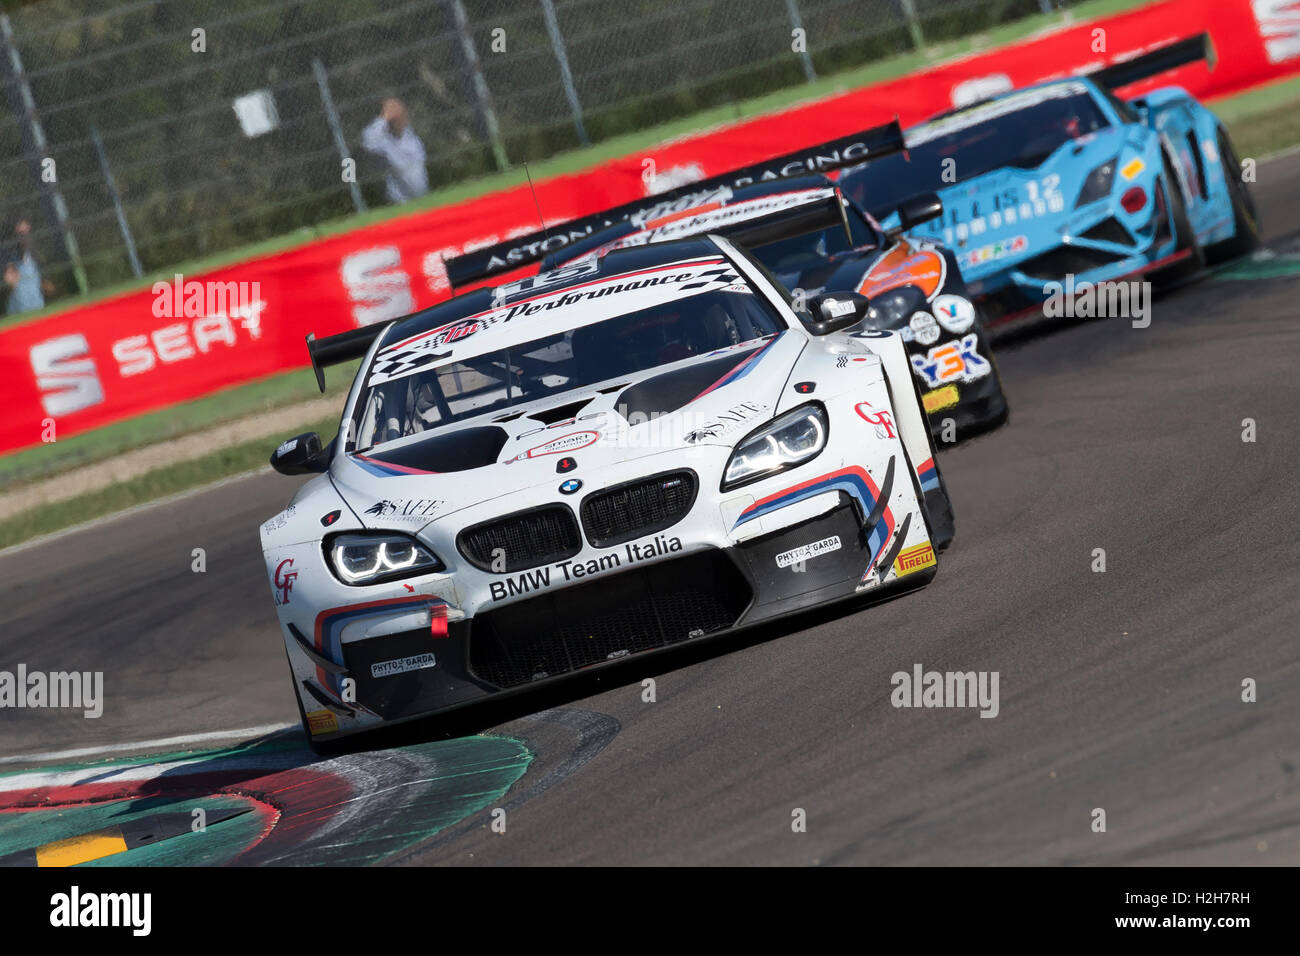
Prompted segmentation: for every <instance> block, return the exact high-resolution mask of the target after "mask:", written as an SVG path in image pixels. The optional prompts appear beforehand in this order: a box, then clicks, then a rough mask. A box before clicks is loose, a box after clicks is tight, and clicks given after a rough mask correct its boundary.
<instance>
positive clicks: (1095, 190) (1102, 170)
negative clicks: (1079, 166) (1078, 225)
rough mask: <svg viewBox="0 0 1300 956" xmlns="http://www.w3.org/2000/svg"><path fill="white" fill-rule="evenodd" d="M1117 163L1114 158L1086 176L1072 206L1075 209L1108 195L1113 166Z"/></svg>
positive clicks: (1112, 178)
mask: <svg viewBox="0 0 1300 956" xmlns="http://www.w3.org/2000/svg"><path fill="white" fill-rule="evenodd" d="M1118 162H1119V157H1118V156H1116V157H1115V158H1114V159H1109V160H1107V161H1106V162H1104V163H1102V164H1101V165H1100V166H1098V167H1097V168H1096V169H1094V170H1093V171H1092V172H1090V173H1089V174H1088V178H1087V179H1085V180H1084V181H1083V188H1082V189H1080V190H1079V198H1078V200H1077V201H1076V202H1075V204H1074V208H1075V209H1078V208H1079V207H1080V206H1086V205H1088V203H1090V202H1096V201H1097V200H1098V199H1105V198H1106V197H1107V196H1109V195H1110V187H1111V185H1112V184H1113V183H1114V182H1115V165H1116V163H1118Z"/></svg>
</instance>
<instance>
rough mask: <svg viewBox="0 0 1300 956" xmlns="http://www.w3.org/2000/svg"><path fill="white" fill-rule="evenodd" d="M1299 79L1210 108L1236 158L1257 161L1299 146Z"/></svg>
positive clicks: (1251, 91)
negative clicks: (1222, 126) (1223, 126)
mask: <svg viewBox="0 0 1300 956" xmlns="http://www.w3.org/2000/svg"><path fill="white" fill-rule="evenodd" d="M1298 103H1300V77H1294V78H1292V79H1289V80H1282V81H1281V82H1278V83H1271V84H1269V85H1268V86H1262V87H1260V88H1259V89H1255V90H1250V91H1248V92H1246V93H1239V94H1237V95H1236V96H1231V97H1228V98H1227V99H1222V100H1218V101H1216V102H1214V103H1211V104H1210V108H1211V109H1212V110H1214V112H1215V113H1216V114H1217V115H1218V117H1219V119H1221V120H1223V123H1224V125H1225V126H1227V127H1228V132H1229V133H1230V134H1231V136H1232V143H1233V146H1234V147H1235V148H1236V150H1237V155H1238V156H1240V157H1241V158H1243V159H1245V158H1247V157H1252V158H1255V159H1259V158H1260V157H1262V156H1268V155H1270V154H1271V153H1276V152H1279V151H1280V150H1283V149H1286V148H1287V147H1290V146H1294V145H1296V144H1297V143H1300V110H1298V109H1296V105H1297V104H1298Z"/></svg>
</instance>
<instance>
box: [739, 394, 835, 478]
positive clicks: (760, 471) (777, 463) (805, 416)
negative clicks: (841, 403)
mask: <svg viewBox="0 0 1300 956" xmlns="http://www.w3.org/2000/svg"><path fill="white" fill-rule="evenodd" d="M825 447H826V412H825V411H824V410H823V409H822V407H821V406H820V405H801V406H799V407H798V408H796V409H795V410H794V411H791V412H786V413H785V414H784V415H782V416H781V417H780V418H776V419H773V420H772V421H771V422H769V423H768V424H766V425H764V426H763V427H762V428H760V429H759V430H758V431H756V432H754V433H752V434H751V435H749V436H748V437H747V438H745V439H744V440H743V441H742V442H741V443H740V444H739V445H737V446H736V450H735V451H733V452H732V453H731V460H730V461H728V462H727V470H726V472H725V473H724V474H723V476H722V490H723V491H730V490H731V489H732V488H736V487H739V486H740V485H744V484H748V483H749V482H751V481H758V479H760V478H766V477H768V476H769V475H775V474H776V473H777V472H779V471H785V469H787V468H793V467H794V466H795V465H802V464H803V463H804V462H806V461H811V460H812V459H813V458H816V457H817V456H818V455H820V454H821V452H822V449H823V448H825Z"/></svg>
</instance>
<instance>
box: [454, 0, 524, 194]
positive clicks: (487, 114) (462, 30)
mask: <svg viewBox="0 0 1300 956" xmlns="http://www.w3.org/2000/svg"><path fill="white" fill-rule="evenodd" d="M451 13H452V18H453V19H454V20H455V21H456V32H457V33H459V34H460V48H461V52H462V53H464V55H465V66H466V68H467V70H468V72H469V75H470V81H471V83H472V84H473V86H474V98H475V99H476V100H477V101H478V112H479V116H481V117H482V119H483V127H484V129H486V130H487V136H488V141H489V142H490V143H491V144H492V158H493V159H495V160H496V164H497V169H505V168H506V167H508V166H509V165H510V160H509V158H508V157H507V156H506V148H505V146H504V145H503V144H502V142H501V128H500V127H499V126H498V125H497V114H496V111H495V110H494V109H493V108H492V93H491V91H490V90H489V89H488V85H487V78H486V77H484V76H483V64H482V63H481V62H479V58H478V51H477V50H476V49H474V38H473V37H472V36H470V32H469V17H468V16H466V14H465V5H464V4H463V3H461V0H451Z"/></svg>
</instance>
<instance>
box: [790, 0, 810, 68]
mask: <svg viewBox="0 0 1300 956" xmlns="http://www.w3.org/2000/svg"><path fill="white" fill-rule="evenodd" d="M785 9H786V12H788V13H789V14H790V26H791V28H793V29H795V30H798V31H799V32H800V33H802V34H803V50H801V51H800V54H799V55H800V56H801V57H802V58H803V74H804V76H806V77H807V78H808V82H809V83H816V82H817V71H816V70H815V69H814V68H813V61H812V54H810V53H809V52H808V33H807V31H806V30H804V28H803V20H802V19H801V18H800V17H799V6H798V4H796V2H795V0H785Z"/></svg>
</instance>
